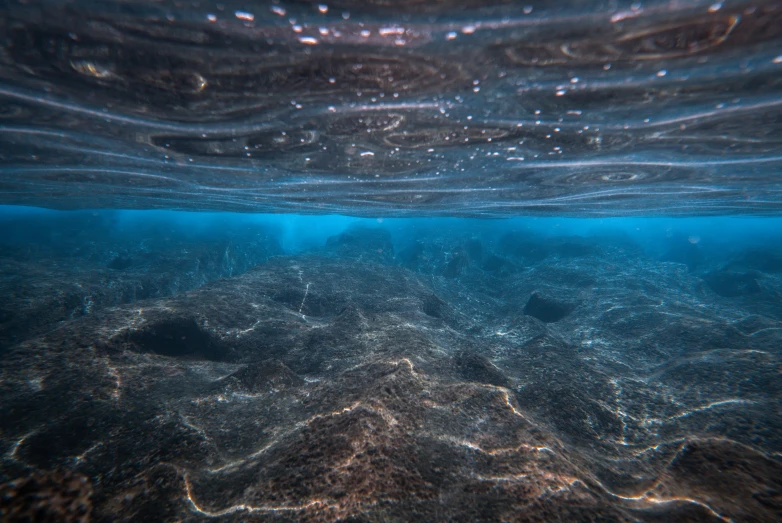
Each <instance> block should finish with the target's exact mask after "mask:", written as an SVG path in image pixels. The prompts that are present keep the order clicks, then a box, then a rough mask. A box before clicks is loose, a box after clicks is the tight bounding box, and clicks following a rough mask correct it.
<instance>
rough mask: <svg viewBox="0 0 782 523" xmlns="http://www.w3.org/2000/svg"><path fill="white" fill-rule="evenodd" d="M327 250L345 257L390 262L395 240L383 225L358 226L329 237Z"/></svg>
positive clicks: (392, 256)
mask: <svg viewBox="0 0 782 523" xmlns="http://www.w3.org/2000/svg"><path fill="white" fill-rule="evenodd" d="M326 251H327V252H332V253H334V254H336V255H338V256H340V257H343V258H354V259H364V260H374V261H381V262H390V261H391V260H393V258H394V242H393V241H392V240H391V234H390V233H389V232H388V230H386V229H383V228H382V227H361V226H357V227H352V228H350V229H348V230H346V231H345V232H343V233H341V234H338V235H336V236H331V237H329V238H328V240H326Z"/></svg>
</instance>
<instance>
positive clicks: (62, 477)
mask: <svg viewBox="0 0 782 523" xmlns="http://www.w3.org/2000/svg"><path fill="white" fill-rule="evenodd" d="M91 497H92V485H91V484H90V481H89V479H88V478H87V477H85V476H83V475H81V474H74V473H73V472H70V471H67V470H66V471H63V472H61V471H53V472H44V473H33V474H30V475H29V476H26V477H22V478H18V479H15V480H13V481H10V482H8V483H4V484H2V485H0V519H1V520H2V521H5V522H7V523H22V522H36V523H38V522H41V523H88V522H89V521H90V515H91V513H92V500H91Z"/></svg>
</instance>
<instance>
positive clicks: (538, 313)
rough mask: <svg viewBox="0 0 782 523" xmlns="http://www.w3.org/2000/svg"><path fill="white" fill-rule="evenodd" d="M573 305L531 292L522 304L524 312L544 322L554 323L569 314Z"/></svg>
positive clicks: (573, 307)
mask: <svg viewBox="0 0 782 523" xmlns="http://www.w3.org/2000/svg"><path fill="white" fill-rule="evenodd" d="M573 309H575V305H573V304H572V303H566V302H561V301H557V300H554V299H551V298H547V297H543V296H541V295H540V294H538V293H537V292H533V293H532V295H531V296H530V297H529V300H528V301H527V304H526V305H525V306H524V314H526V315H527V316H532V317H533V318H537V319H539V320H540V321H543V322H546V323H554V322H557V321H559V320H561V319H562V318H564V317H566V316H567V315H569V314H570V313H571V312H572V311H573Z"/></svg>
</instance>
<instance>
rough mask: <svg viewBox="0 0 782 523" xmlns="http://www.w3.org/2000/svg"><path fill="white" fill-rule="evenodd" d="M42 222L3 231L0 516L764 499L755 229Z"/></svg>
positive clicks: (776, 401) (778, 329)
mask: <svg viewBox="0 0 782 523" xmlns="http://www.w3.org/2000/svg"><path fill="white" fill-rule="evenodd" d="M99 225H100V224H99V223H98V224H97V225H95V227H98V226H99ZM26 227H28V229H29V224H28V225H26ZM61 227H63V228H64V230H65V231H66V232H65V233H64V234H63V237H62V238H59V239H57V241H56V242H54V243H52V242H49V243H48V244H47V245H49V247H45V246H40V245H38V246H35V247H34V246H30V245H28V246H27V247H24V246H20V245H21V244H19V243H17V244H16V245H5V246H4V247H2V249H0V289H2V293H3V296H4V299H3V303H2V309H0V355H2V358H0V445H1V446H2V447H0V452H2V462H1V463H0V484H2V485H0V494H1V496H0V514H2V515H3V517H4V518H10V520H12V521H17V520H18V521H21V520H23V518H24V517H29V518H31V519H30V520H33V521H87V519H91V520H93V521H205V520H218V521H237V522H238V521H278V520H279V521H338V520H342V521H356V522H358V521H367V522H368V521H465V522H466V521H616V522H620V521H628V522H629V521H643V522H647V521H648V522H693V521H715V522H718V521H724V522H731V521H732V522H763V521H766V522H771V521H779V518H780V515H781V514H782V461H781V459H782V453H781V452H782V412H781V409H780V405H782V353H781V351H782V255H780V252H779V251H778V250H776V249H775V248H774V247H773V246H772V247H765V248H761V247H757V246H755V247H746V248H738V249H735V250H732V251H728V250H723V251H721V253H720V256H716V255H715V254H713V253H710V252H709V251H708V249H707V245H703V244H706V243H707V242H706V241H705V240H704V241H703V242H700V241H699V240H700V238H693V237H690V238H689V239H688V238H686V237H684V238H679V237H676V236H674V237H671V238H668V240H667V243H666V242H662V243H660V248H659V249H658V250H656V251H651V250H650V249H649V248H648V246H646V245H642V244H641V243H639V242H637V241H635V240H634V239H633V238H631V237H630V236H628V235H627V234H618V233H617V234H608V233H606V234H602V235H594V234H593V235H584V234H570V233H568V231H566V230H563V231H561V233H560V234H558V235H556V236H551V235H548V236H543V235H540V234H538V233H537V232H535V231H530V230H524V229H519V230H510V229H509V230H508V231H505V232H502V233H498V234H495V235H494V236H493V237H492V238H491V239H488V238H485V237H482V236H481V235H476V234H469V233H465V234H461V235H458V234H452V233H448V234H445V233H443V234H438V233H437V229H436V228H434V229H428V230H427V231H426V232H425V233H421V234H419V235H417V236H414V235H410V236H408V237H407V238H406V241H405V242H399V241H398V234H397V233H396V232H394V231H391V232H389V229H387V228H385V227H384V225H383V224H376V225H374V226H371V227H370V226H365V225H361V226H352V227H348V228H346V229H345V230H343V231H342V232H338V233H335V234H333V235H330V236H329V237H328V238H327V239H326V240H325V241H323V242H320V243H318V244H316V245H311V246H309V247H307V248H303V249H300V250H299V251H298V252H291V251H290V250H286V249H284V248H283V247H282V245H281V242H280V239H279V238H278V237H276V236H275V234H274V231H273V230H271V229H269V230H263V229H260V230H258V229H253V230H252V231H243V232H240V233H235V234H233V233H231V234H232V235H227V236H226V235H225V234H224V235H223V236H222V237H219V238H218V237H217V236H215V239H214V240H213V241H212V240H210V241H198V242H196V241H189V240H186V239H183V238H182V237H181V235H180V236H172V237H166V235H165V234H164V231H155V234H154V235H152V236H150V237H154V238H157V239H158V240H159V241H157V243H155V242H151V243H150V242H146V243H145V242H143V241H141V240H139V238H135V237H130V236H129V237H125V238H121V239H117V237H116V236H112V235H111V234H109V233H106V234H105V235H103V236H100V235H96V234H95V233H94V232H93V233H91V236H90V238H91V239H90V241H87V239H85V238H82V237H80V236H79V235H78V234H76V233H75V232H72V233H67V227H65V225H61ZM78 230H83V224H81V225H78V224H77V225H76V226H74V228H73V231H78ZM107 230H108V229H107ZM392 232H394V234H393V235H392ZM226 234H227V233H226ZM95 238H97V239H95ZM101 238H102V239H101ZM53 244H56V248H55V247H51V245H53ZM14 518H17V519H14Z"/></svg>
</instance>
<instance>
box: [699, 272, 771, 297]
mask: <svg viewBox="0 0 782 523" xmlns="http://www.w3.org/2000/svg"><path fill="white" fill-rule="evenodd" d="M757 276H758V275H757V274H756V273H748V272H743V273H742V272H731V271H718V272H710V273H707V274H705V275H704V276H703V281H705V282H706V285H708V286H709V288H710V289H711V290H713V291H714V292H716V293H717V294H719V295H720V296H724V297H726V298H735V297H737V296H749V295H752V294H757V293H759V292H760V291H761V288H760V284H758V280H757Z"/></svg>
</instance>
